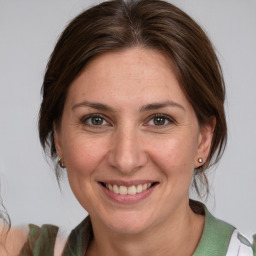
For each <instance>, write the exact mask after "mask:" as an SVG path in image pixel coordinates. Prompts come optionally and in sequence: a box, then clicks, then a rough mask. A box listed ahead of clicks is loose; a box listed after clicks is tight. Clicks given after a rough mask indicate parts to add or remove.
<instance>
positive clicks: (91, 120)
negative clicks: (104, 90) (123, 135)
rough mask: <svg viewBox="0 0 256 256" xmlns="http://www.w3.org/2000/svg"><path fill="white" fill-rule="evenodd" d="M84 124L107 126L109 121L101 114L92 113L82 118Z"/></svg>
mask: <svg viewBox="0 0 256 256" xmlns="http://www.w3.org/2000/svg"><path fill="white" fill-rule="evenodd" d="M82 123H83V124H86V125H89V126H107V125H108V123H107V121H106V120H105V119H104V117H102V116H101V115H90V116H87V117H86V118H84V119H83V120H82Z"/></svg>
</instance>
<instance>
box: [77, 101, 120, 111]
mask: <svg viewBox="0 0 256 256" xmlns="http://www.w3.org/2000/svg"><path fill="white" fill-rule="evenodd" d="M83 106H85V107H90V108H94V109H97V110H102V111H107V112H115V111H114V109H113V108H111V107H109V106H107V105H105V104H102V103H97V102H89V101H83V102H80V103H77V104H75V105H73V106H72V110H74V109H75V108H78V107H83Z"/></svg>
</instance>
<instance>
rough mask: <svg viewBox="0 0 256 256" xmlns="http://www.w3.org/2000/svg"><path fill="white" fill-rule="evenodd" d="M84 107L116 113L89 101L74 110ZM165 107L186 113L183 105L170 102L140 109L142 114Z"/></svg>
mask: <svg viewBox="0 0 256 256" xmlns="http://www.w3.org/2000/svg"><path fill="white" fill-rule="evenodd" d="M83 106H85V107H90V108H94V109H97V110H101V111H106V112H116V111H115V110H114V109H113V108H111V107H110V106H108V105H105V104H102V103H97V102H89V101H82V102H80V103H77V104H75V105H73V106H72V110H74V109H76V108H78V107H83ZM165 107H178V108H180V109H182V110H184V111H185V108H184V107H183V106H182V105H180V104H178V103H176V102H174V101H171V100H168V101H164V102H156V103H150V104H147V105H144V106H142V107H141V108H140V112H146V111H150V110H157V109H160V108H165Z"/></svg>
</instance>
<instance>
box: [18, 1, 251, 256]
mask: <svg viewBox="0 0 256 256" xmlns="http://www.w3.org/2000/svg"><path fill="white" fill-rule="evenodd" d="M42 92H43V100H42V104H41V110H40V119H39V133H40V140H41V144H42V145H43V147H44V149H45V150H48V149H49V150H50V153H51V157H52V158H53V160H55V161H56V163H57V162H58V164H59V166H60V167H61V168H63V169H66V170H67V173H68V178H69V182H70V186H71V188H72V190H73V193H74V195H75V196H76V198H77V199H78V201H79V202H80V204H81V205H82V207H83V208H84V209H85V210H86V211H87V212H88V213H89V215H90V217H87V218H86V219H85V220H84V221H83V222H82V223H81V224H80V225H79V226H78V227H77V228H75V229H74V230H73V231H72V232H71V234H70V236H69V238H68V240H67V242H66V241H62V242H61V241H60V242H59V240H58V241H57V242H56V241H55V238H56V235H57V232H58V228H57V227H54V226H43V227H41V228H38V227H36V226H33V225H31V226H30V233H29V235H28V238H27V237H26V236H27V235H25V236H22V237H23V238H22V239H23V240H22V241H23V242H22V243H25V244H24V246H23V248H22V249H21V251H20V253H18V255H53V253H54V254H55V255H57V254H58V253H62V251H63V255H87V256H88V255H89V256H90V255H226V254H227V255H238V253H244V254H245V255H252V249H251V245H250V244H249V242H248V241H247V240H246V239H244V238H243V237H242V236H241V235H240V234H239V233H238V231H237V230H236V229H235V228H234V227H232V226H231V225H229V224H227V223H224V222H222V221H219V220H217V219H215V218H214V217H213V216H212V215H211V214H210V213H209V212H208V210H207V209H206V208H205V207H204V206H203V205H202V204H200V203H198V202H195V201H192V200H190V199H189V187H190V184H191V182H192V181H193V183H194V186H195V188H196V190H197V191H198V193H200V192H201V193H202V191H201V190H199V188H198V186H197V183H196V180H197V179H199V180H202V181H203V182H204V184H205V189H206V191H207V190H208V187H207V178H206V176H205V171H206V169H207V168H209V167H210V166H211V165H212V164H215V163H216V162H218V160H219V159H220V157H221V155H222V153H223V150H224V147H225V143H226V133H227V132H226V121H225V113H224V99H225V87H224V82H223V78H222V73H221V69H220V66H219V62H218V59H217V57H216V55H215V53H214V50H213V48H212V45H211V43H210V41H209V40H208V38H207V37H206V35H205V33H204V32H203V31H202V30H201V28H200V27H199V26H198V25H197V24H196V23H195V22H194V21H193V20H192V19H191V18H190V17H188V16H187V15H186V14H185V13H183V12H182V11H181V10H179V9H178V8H176V7H174V6H173V5H171V4H168V3H166V2H163V1H155V0H154V1H153V0H141V1H125V2H124V1H118V0H117V1H110V2H105V3H102V4H100V5H98V6H95V7H93V8H91V9H89V10H87V11H85V12H83V13H82V14H80V15H79V16H78V17H76V18H75V19H74V20H73V21H72V22H71V23H70V24H69V25H68V27H67V28H66V29H65V31H64V32H63V34H62V35H61V37H60V39H59V41H58V43H57V45H56V47H55V49H54V51H53V53H52V55H51V59H50V61H49V63H48V67H47V70H46V74H45V78H44V83H43V88H42ZM57 168H58V167H57V166H56V174H57V177H58V176H59V171H60V170H58V169H57ZM24 237H25V240H26V239H27V241H26V242H24ZM58 239H59V238H58ZM17 251H18V250H17ZM239 255H240V254H239ZM241 255H242V254H241Z"/></svg>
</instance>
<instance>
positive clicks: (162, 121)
mask: <svg viewBox="0 0 256 256" xmlns="http://www.w3.org/2000/svg"><path fill="white" fill-rule="evenodd" d="M173 122H174V121H173V119H172V118H171V117H169V116H166V115H164V114H156V115H154V116H153V117H152V118H151V119H150V120H149V122H148V125H153V126H166V125H168V124H170V123H173Z"/></svg>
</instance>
